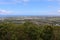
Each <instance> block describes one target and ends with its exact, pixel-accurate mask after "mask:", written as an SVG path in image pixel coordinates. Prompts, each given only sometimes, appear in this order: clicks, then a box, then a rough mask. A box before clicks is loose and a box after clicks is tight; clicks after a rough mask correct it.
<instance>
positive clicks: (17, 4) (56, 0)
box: [0, 0, 60, 16]
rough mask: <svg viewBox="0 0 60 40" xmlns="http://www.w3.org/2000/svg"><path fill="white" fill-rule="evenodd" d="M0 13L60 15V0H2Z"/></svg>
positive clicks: (0, 0) (0, 1)
mask: <svg viewBox="0 0 60 40" xmlns="http://www.w3.org/2000/svg"><path fill="white" fill-rule="evenodd" d="M0 15H55V16H56V15H59V16H60V0H0Z"/></svg>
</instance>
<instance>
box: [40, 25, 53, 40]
mask: <svg viewBox="0 0 60 40" xmlns="http://www.w3.org/2000/svg"><path fill="white" fill-rule="evenodd" d="M40 37H41V38H42V39H43V40H51V39H52V37H53V28H52V27H51V26H48V25H47V26H44V29H43V31H42V33H41V35H40Z"/></svg>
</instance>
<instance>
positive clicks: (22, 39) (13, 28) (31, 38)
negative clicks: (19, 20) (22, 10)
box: [0, 21, 60, 40]
mask: <svg viewBox="0 0 60 40" xmlns="http://www.w3.org/2000/svg"><path fill="white" fill-rule="evenodd" d="M59 30H60V26H53V25H37V24H35V23H32V22H29V21H26V22H25V23H23V24H15V23H12V22H11V23H6V22H4V23H0V40H60V31H59Z"/></svg>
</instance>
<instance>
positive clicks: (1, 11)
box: [0, 10, 12, 14]
mask: <svg viewBox="0 0 60 40" xmlns="http://www.w3.org/2000/svg"><path fill="white" fill-rule="evenodd" d="M10 13H12V11H7V10H0V14H10Z"/></svg>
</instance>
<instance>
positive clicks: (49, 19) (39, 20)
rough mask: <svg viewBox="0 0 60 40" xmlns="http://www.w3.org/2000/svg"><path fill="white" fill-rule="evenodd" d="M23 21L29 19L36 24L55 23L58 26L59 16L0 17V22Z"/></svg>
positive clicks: (59, 22) (59, 24) (59, 23)
mask: <svg viewBox="0 0 60 40" xmlns="http://www.w3.org/2000/svg"><path fill="white" fill-rule="evenodd" d="M25 21H31V22H33V23H36V24H38V25H43V24H44V25H46V24H48V25H55V26H60V17H59V16H16V17H0V23H3V22H7V23H10V22H12V23H16V24H20V23H24V22H25Z"/></svg>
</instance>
